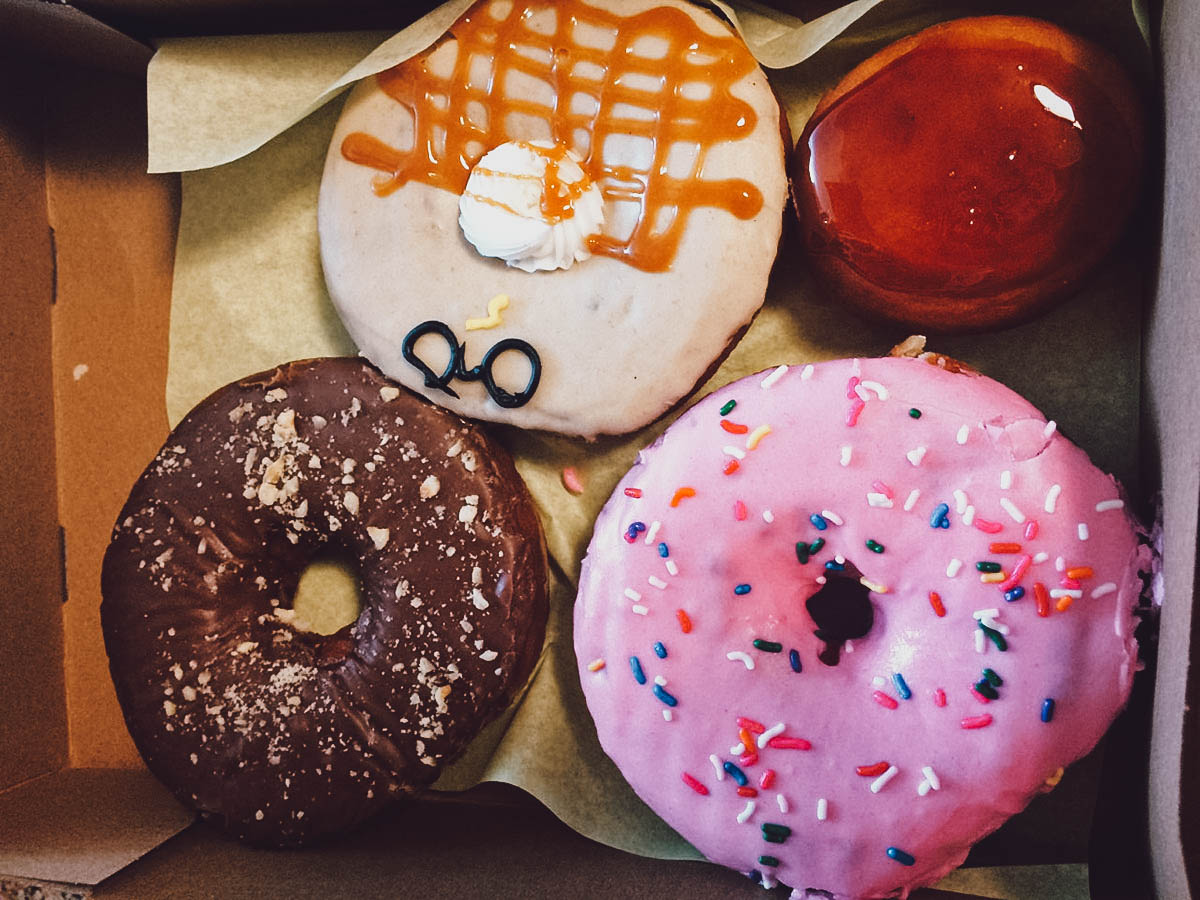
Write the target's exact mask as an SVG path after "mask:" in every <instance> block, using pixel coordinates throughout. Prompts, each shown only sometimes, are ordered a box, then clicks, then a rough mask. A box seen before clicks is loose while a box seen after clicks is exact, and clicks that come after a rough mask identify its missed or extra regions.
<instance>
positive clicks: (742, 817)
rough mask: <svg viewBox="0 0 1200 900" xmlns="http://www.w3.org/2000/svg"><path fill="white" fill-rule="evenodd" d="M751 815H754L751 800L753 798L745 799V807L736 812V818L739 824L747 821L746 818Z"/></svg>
mask: <svg viewBox="0 0 1200 900" xmlns="http://www.w3.org/2000/svg"><path fill="white" fill-rule="evenodd" d="M752 815H754V801H753V800H747V801H746V808H745V809H743V810H742V811H741V812H740V813H738V814H737V820H738V824H739V825H745V824H746V821H747V820H748V819H749V818H750V817H751V816H752Z"/></svg>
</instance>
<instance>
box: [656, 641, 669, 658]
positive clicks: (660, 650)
mask: <svg viewBox="0 0 1200 900" xmlns="http://www.w3.org/2000/svg"><path fill="white" fill-rule="evenodd" d="M654 655H655V656H657V657H658V658H659V659H666V658H667V648H666V647H664V646H663V642H662V641H655V642H654Z"/></svg>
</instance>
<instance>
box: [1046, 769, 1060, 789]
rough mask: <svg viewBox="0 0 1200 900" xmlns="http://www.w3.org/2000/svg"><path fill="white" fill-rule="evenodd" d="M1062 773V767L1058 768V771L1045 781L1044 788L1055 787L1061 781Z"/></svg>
mask: <svg viewBox="0 0 1200 900" xmlns="http://www.w3.org/2000/svg"><path fill="white" fill-rule="evenodd" d="M1063 771H1064V769H1063V767H1062V766H1059V767H1058V770H1057V771H1056V772H1055V773H1054V774H1053V775H1051V776H1050V777H1049V778H1047V779H1046V787H1057V786H1058V783H1059V782H1060V781H1062V777H1063Z"/></svg>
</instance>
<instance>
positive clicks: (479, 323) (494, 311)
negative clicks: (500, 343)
mask: <svg viewBox="0 0 1200 900" xmlns="http://www.w3.org/2000/svg"><path fill="white" fill-rule="evenodd" d="M505 309H508V294H497V295H496V296H495V297H493V298H492V299H491V300H489V301H488V314H487V317H486V318H483V319H467V331H478V330H479V329H480V328H495V327H496V326H497V325H502V324H503V323H504V320H503V319H501V318H500V312H501V310H505Z"/></svg>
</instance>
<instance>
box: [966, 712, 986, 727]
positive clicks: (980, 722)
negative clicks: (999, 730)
mask: <svg viewBox="0 0 1200 900" xmlns="http://www.w3.org/2000/svg"><path fill="white" fill-rule="evenodd" d="M960 724H961V725H962V727H963V728H987V727H988V726H989V725H991V724H992V717H991V716H990V715H988V714H987V713H984V714H983V715H982V716H967V717H966V718H965V719H963V720H962V722H961V723H960Z"/></svg>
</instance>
